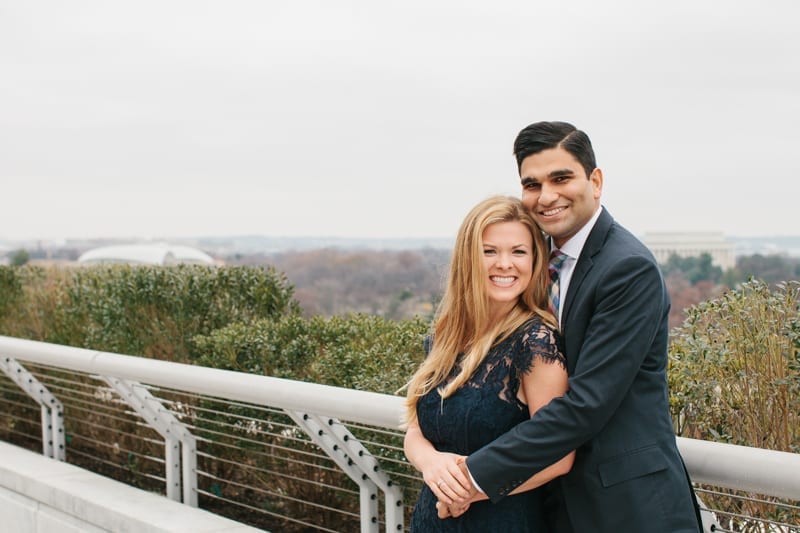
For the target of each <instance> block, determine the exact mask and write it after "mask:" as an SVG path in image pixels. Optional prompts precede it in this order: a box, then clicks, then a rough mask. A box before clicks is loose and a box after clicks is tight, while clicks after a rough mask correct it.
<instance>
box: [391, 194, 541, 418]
mask: <svg viewBox="0 0 800 533" xmlns="http://www.w3.org/2000/svg"><path fill="white" fill-rule="evenodd" d="M499 222H521V223H522V224H524V225H525V227H527V228H528V230H530V232H531V237H532V239H533V250H532V255H533V258H532V260H533V269H532V277H531V283H530V285H529V286H528V288H527V289H526V290H525V291H524V292H523V293H522V294H521V295H520V296H519V300H518V301H517V304H516V305H515V306H514V308H513V309H512V310H511V312H509V313H508V314H507V315H506V316H505V317H503V318H502V319H501V320H499V321H498V322H496V323H492V322H491V320H490V317H489V299H488V296H487V290H486V289H487V284H486V275H487V273H486V272H485V271H484V266H483V233H484V231H485V230H486V228H487V227H489V226H490V225H492V224H497V223H499ZM547 258H548V254H547V244H546V242H545V239H544V236H543V235H542V233H541V231H540V230H539V228H538V227H537V226H536V223H535V222H534V221H533V218H531V216H530V215H529V214H528V212H527V210H526V209H525V207H524V206H523V205H522V203H521V202H520V200H519V199H517V198H514V197H511V196H491V197H489V198H487V199H486V200H484V201H482V202H481V203H479V204H478V205H476V206H475V207H473V208H472V210H471V211H470V212H469V213H468V214H467V216H466V218H465V219H464V221H463V222H462V224H461V227H460V228H459V230H458V235H457V236H456V242H455V246H454V247H453V254H452V259H451V262H450V273H449V275H448V278H447V286H446V288H445V292H444V296H443V297H442V301H441V302H440V304H439V308H438V309H437V312H436V318H435V320H434V323H433V327H432V332H431V333H432V340H433V345H432V347H431V350H430V353H429V354H428V357H427V358H426V359H425V361H423V363H422V364H421V365H420V367H419V368H418V369H417V371H416V373H414V375H413V376H412V378H411V380H410V381H409V383H408V385H407V387H408V390H407V396H406V409H407V412H406V424H407V423H408V422H412V421H414V420H416V417H417V401H418V400H419V398H420V397H422V396H424V395H425V394H427V393H428V392H430V391H431V390H432V389H433V388H435V387H438V386H440V385H442V384H443V383H444V381H445V379H446V378H447V376H448V375H449V374H450V372H451V371H452V369H453V366H455V364H456V359H457V358H458V355H459V354H462V353H463V354H464V356H463V360H462V363H461V370H460V372H459V373H458V375H457V376H456V377H455V378H454V379H453V380H452V381H450V382H449V383H448V384H446V385H445V386H444V387H442V388H441V389H440V394H441V395H442V398H447V397H448V396H450V395H451V394H453V392H455V391H456V390H457V389H458V388H459V387H460V386H462V385H463V384H464V383H465V382H466V381H467V380H468V379H469V378H470V376H472V374H473V373H474V372H475V370H476V369H477V368H478V366H479V365H480V363H481V361H483V358H484V357H486V354H487V353H488V352H489V349H490V348H491V347H492V346H493V345H494V344H495V343H497V342H500V341H501V340H503V339H505V338H506V337H507V336H508V335H510V334H511V333H512V332H513V331H514V330H515V329H517V328H518V327H519V326H520V325H522V324H523V323H524V322H525V321H527V320H528V319H530V318H531V317H532V316H533V315H539V316H540V317H542V319H543V320H544V321H545V322H546V323H548V324H550V325H551V326H554V327H555V325H556V323H555V319H554V317H553V315H552V314H551V313H549V312H548V311H547V310H546V309H547V284H548V282H549V275H548V271H547V268H548V267H547V262H548V259H547Z"/></svg>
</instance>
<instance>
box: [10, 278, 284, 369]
mask: <svg viewBox="0 0 800 533" xmlns="http://www.w3.org/2000/svg"><path fill="white" fill-rule="evenodd" d="M18 278H19V279H20V280H21V284H22V287H23V297H21V298H17V299H16V300H15V309H14V310H13V312H11V310H9V312H7V313H6V315H5V316H0V332H2V333H4V334H7V335H14V336H18V337H23V338H31V339H34V340H44V341H48V342H54V343H59V344H67V345H72V346H79V347H85V348H93V349H97V350H104V351H111V352H117V353H124V354H132V355H144V356H148V357H154V358H161V359H169V360H173V361H190V360H192V358H193V357H194V354H195V352H194V351H193V349H192V348H193V347H192V343H191V341H192V338H193V337H194V336H196V335H199V334H207V333H210V332H211V331H214V330H215V329H218V328H221V327H223V326H226V325H228V324H231V323H234V322H249V321H252V320H257V319H260V318H268V317H277V316H282V315H284V314H289V315H291V314H297V313H298V308H297V304H296V302H294V300H293V299H292V291H293V289H292V287H291V286H289V285H288V283H287V282H286V279H285V277H284V276H283V275H282V274H280V273H279V272H277V271H276V270H274V269H264V268H257V267H228V268H213V267H206V266H200V265H178V266H170V267H151V266H135V267H131V266H124V265H114V266H97V267H89V268H78V269H70V270H59V269H41V268H37V267H24V268H22V269H21V270H20V273H19V274H18Z"/></svg>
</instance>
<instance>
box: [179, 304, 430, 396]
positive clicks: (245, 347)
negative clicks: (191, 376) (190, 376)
mask: <svg viewBox="0 0 800 533" xmlns="http://www.w3.org/2000/svg"><path fill="white" fill-rule="evenodd" d="M427 330H428V325H427V324H426V323H425V322H423V320H422V319H421V318H417V319H414V320H409V321H400V322H398V321H392V320H387V319H385V318H382V317H376V316H368V315H360V314H353V315H348V316H343V317H330V318H325V317H320V316H316V317H312V318H310V319H308V320H305V319H303V318H301V317H299V316H297V315H291V316H282V317H279V318H277V319H273V320H260V321H257V322H253V323H251V324H243V323H236V324H231V325H230V326H227V327H225V328H221V329H219V330H216V331H214V332H212V333H210V334H208V335H198V336H197V337H195V339H194V344H195V346H196V347H197V350H198V353H202V356H201V357H200V359H199V360H198V362H199V363H201V364H203V365H205V366H211V367H215V368H225V369H228V370H238V371H244V372H251V373H256V374H265V375H270V376H275V377H285V378H291V379H298V380H304V381H312V382H315V383H323V384H326V385H333V386H338V387H346V388H353V389H360V390H368V391H372V392H381V393H387V394H392V393H394V392H395V391H396V390H397V389H399V388H400V387H401V386H402V385H404V384H405V381H406V380H407V379H408V378H409V377H410V376H411V374H412V373H413V372H414V370H415V369H416V366H417V365H418V364H419V362H420V361H421V360H422V357H423V354H424V352H423V349H422V338H423V336H424V335H425V333H426V332H427Z"/></svg>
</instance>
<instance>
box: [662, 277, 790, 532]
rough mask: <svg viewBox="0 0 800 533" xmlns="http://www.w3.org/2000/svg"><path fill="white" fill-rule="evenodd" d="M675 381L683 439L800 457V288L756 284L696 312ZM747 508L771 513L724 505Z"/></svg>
mask: <svg viewBox="0 0 800 533" xmlns="http://www.w3.org/2000/svg"><path fill="white" fill-rule="evenodd" d="M669 380H670V402H671V407H672V410H673V419H674V420H675V421H676V433H678V434H679V435H684V436H687V437H691V438H698V439H703V440H712V441H718V442H725V443H730V444H737V445H743V446H754V447H758V448H767V449H773V450H781V451H787V452H794V453H800V444H798V443H800V283H798V282H794V281H792V282H786V283H780V284H778V285H777V287H776V288H775V289H774V290H771V289H770V287H769V286H768V285H767V284H766V283H764V282H763V281H758V280H753V281H750V282H747V283H744V284H742V285H741V286H740V287H739V288H738V289H736V290H731V291H728V292H726V293H724V294H723V295H721V296H720V297H718V298H715V299H712V300H709V301H706V302H703V303H701V304H699V305H697V306H694V307H692V308H691V309H689V311H688V318H687V320H686V321H685V322H684V324H683V326H682V327H681V328H679V329H677V330H674V331H673V337H672V342H671V347H670V368H669ZM739 505H741V506H742V509H739V511H746V512H747V513H755V514H754V516H759V513H761V514H760V516H763V515H764V513H766V512H767V511H765V510H763V509H758V506H757V505H752V504H750V503H748V502H744V503H742V501H741V500H736V501H728V502H724V501H720V502H717V506H718V508H723V509H730V508H731V506H739ZM745 508H746V509H745ZM787 512H790V511H787ZM773 518H774V517H773ZM781 519H783V520H789V521H791V520H794V521H797V520H798V519H800V515H795V516H783V515H781Z"/></svg>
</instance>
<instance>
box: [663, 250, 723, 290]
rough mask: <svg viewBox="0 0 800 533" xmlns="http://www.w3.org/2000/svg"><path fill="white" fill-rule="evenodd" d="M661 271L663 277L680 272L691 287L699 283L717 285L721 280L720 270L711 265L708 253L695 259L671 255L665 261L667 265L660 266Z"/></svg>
mask: <svg viewBox="0 0 800 533" xmlns="http://www.w3.org/2000/svg"><path fill="white" fill-rule="evenodd" d="M661 270H662V272H663V273H664V276H669V275H670V274H671V273H673V272H682V273H683V274H684V276H686V279H688V280H689V283H691V284H692V285H695V284H696V283H697V282H699V281H710V282H712V283H719V281H720V279H721V278H722V269H721V268H720V267H718V266H714V265H713V264H712V263H711V255H710V254H708V253H704V254H700V255H699V256H696V257H695V256H692V257H681V256H679V255H677V254H672V255H670V256H669V259H667V263H666V264H665V265H662V266H661Z"/></svg>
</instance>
